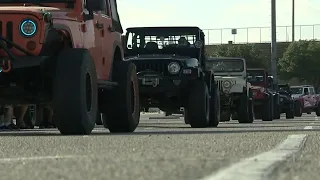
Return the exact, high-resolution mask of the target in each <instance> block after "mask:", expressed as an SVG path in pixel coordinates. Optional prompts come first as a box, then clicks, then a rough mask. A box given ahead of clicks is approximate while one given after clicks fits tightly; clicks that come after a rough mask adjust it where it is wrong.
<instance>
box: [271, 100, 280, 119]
mask: <svg viewBox="0 0 320 180" xmlns="http://www.w3.org/2000/svg"><path fill="white" fill-rule="evenodd" d="M278 98H279V96H278V95H276V96H275V97H274V101H273V119H280V118H281V112H280V105H279V101H278Z"/></svg>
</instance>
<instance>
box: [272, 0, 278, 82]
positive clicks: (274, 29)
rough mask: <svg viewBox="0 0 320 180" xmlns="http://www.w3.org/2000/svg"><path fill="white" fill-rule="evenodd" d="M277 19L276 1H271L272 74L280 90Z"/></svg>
mask: <svg viewBox="0 0 320 180" xmlns="http://www.w3.org/2000/svg"><path fill="white" fill-rule="evenodd" d="M276 19H277V18H276V0H271V72H272V76H273V79H274V83H275V85H276V88H278V75H277V23H276Z"/></svg>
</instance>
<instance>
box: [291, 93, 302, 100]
mask: <svg viewBox="0 0 320 180" xmlns="http://www.w3.org/2000/svg"><path fill="white" fill-rule="evenodd" d="M300 96H302V94H292V95H291V97H292V98H293V99H298V98H300Z"/></svg>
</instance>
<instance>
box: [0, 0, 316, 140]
mask: <svg viewBox="0 0 320 180" xmlns="http://www.w3.org/2000/svg"><path fill="white" fill-rule="evenodd" d="M1 3H5V4H4V5H2V6H0V14H1V16H0V91H1V94H0V115H3V113H4V109H5V107H7V106H8V105H10V106H16V105H21V104H26V105H30V106H29V107H30V108H29V112H28V113H27V115H26V116H25V117H27V118H25V121H26V122H28V124H31V126H32V127H33V126H34V121H35V120H34V117H35V116H36V117H37V118H43V116H41V115H40V116H39V115H38V112H41V110H43V109H44V108H49V109H52V111H53V115H52V117H53V119H54V122H55V125H56V127H57V128H58V130H59V131H60V132H61V133H62V134H90V133H91V131H92V130H93V128H94V126H95V124H101V125H104V127H105V128H107V129H109V131H110V132H112V133H117V132H133V131H134V130H135V129H136V127H137V126H138V124H139V119H140V110H142V109H143V110H148V109H149V108H150V107H158V108H159V109H161V110H162V111H165V112H166V113H167V114H172V113H177V112H181V109H183V114H184V120H185V123H186V124H190V126H191V127H193V128H206V127H217V126H218V124H219V122H221V121H229V120H230V118H231V117H232V119H236V120H238V122H239V123H252V122H253V121H254V119H255V118H261V119H262V120H263V121H272V120H274V119H279V118H280V114H281V113H285V114H286V118H287V119H291V118H294V116H297V117H300V116H301V115H302V113H311V112H316V114H317V116H320V103H319V102H320V101H319V99H320V98H319V96H317V95H316V94H315V90H314V88H313V87H312V86H307V85H306V86H294V87H290V86H289V85H275V84H274V83H273V78H272V77H271V76H269V75H268V73H267V71H266V70H264V69H249V68H247V67H246V60H245V59H243V58H237V57H214V58H213V57H206V55H205V35H204V33H203V31H202V30H201V29H200V28H199V27H193V26H181V27H132V28H128V29H126V32H125V35H122V34H123V29H122V26H121V22H120V17H119V14H118V11H117V2H116V0H85V1H80V0H71V1H57V2H56V3H51V2H50V3H49V2H48V3H47V2H46V1H43V2H42V3H38V2H36V3H35V2H34V1H32V2H31V1H30V2H29V1H23V2H20V1H19V2H15V1H2V2H1ZM9 7H10V8H9ZM97 12H99V13H97ZM31 107H33V108H31ZM31 116H33V117H31ZM30 119H32V120H30Z"/></svg>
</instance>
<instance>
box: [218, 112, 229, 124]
mask: <svg viewBox="0 0 320 180" xmlns="http://www.w3.org/2000/svg"><path fill="white" fill-rule="evenodd" d="M230 116H231V115H230V112H222V113H221V115H220V122H226V121H230V119H231V118H230Z"/></svg>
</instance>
